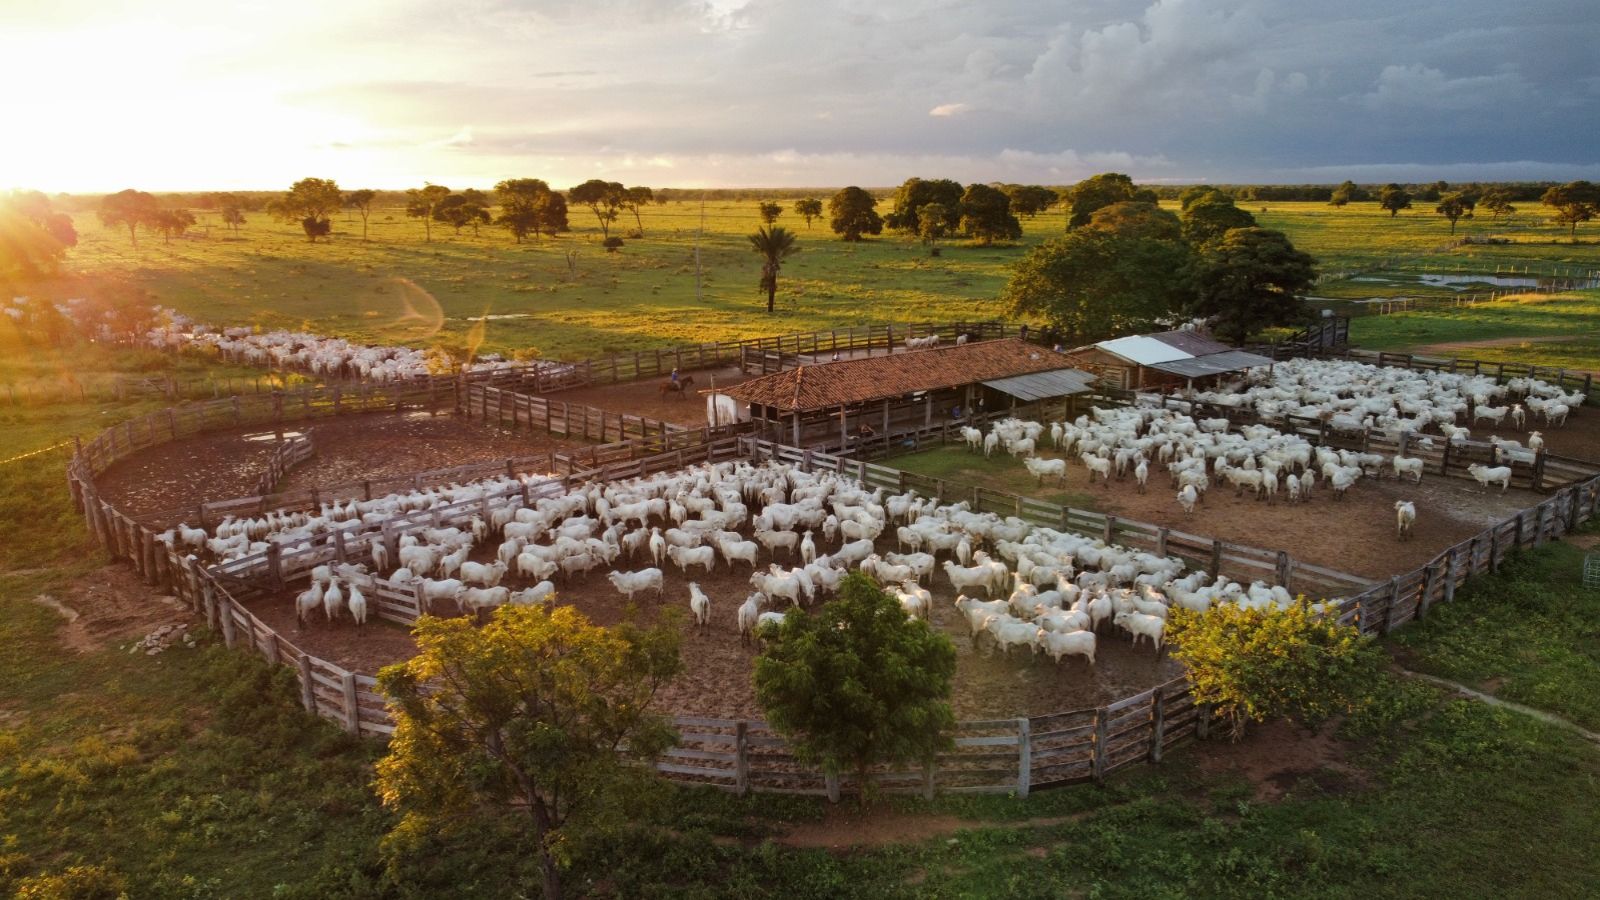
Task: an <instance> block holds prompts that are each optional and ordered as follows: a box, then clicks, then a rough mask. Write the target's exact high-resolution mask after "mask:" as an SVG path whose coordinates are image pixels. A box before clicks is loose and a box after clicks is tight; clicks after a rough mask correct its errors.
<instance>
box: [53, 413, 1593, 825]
mask: <svg viewBox="0 0 1600 900" xmlns="http://www.w3.org/2000/svg"><path fill="white" fill-rule="evenodd" d="M101 437H102V438H105V437H106V436H105V435H102V436H101ZM97 440H100V439H97ZM119 446H121V447H122V448H123V452H124V453H126V452H132V450H133V449H135V447H136V443H135V442H127V443H123V444H121V445H119ZM702 454H703V455H702ZM744 456H748V457H752V458H756V459H763V458H766V459H782V460H786V461H789V462H794V463H796V464H797V465H801V466H803V467H810V468H813V469H823V470H831V471H838V472H842V473H845V474H848V475H852V476H854V477H856V478H858V479H859V480H861V481H862V482H863V483H864V484H867V485H871V486H882V487H885V488H892V489H895V490H910V489H915V490H918V491H919V492H922V493H924V494H926V495H928V496H933V497H936V498H938V499H940V500H941V501H944V502H951V501H954V500H956V499H961V500H968V501H970V502H971V503H972V504H973V507H974V508H975V509H978V510H985V511H991V512H995V513H1000V514H1005V515H1015V516H1017V517H1019V518H1022V519H1024V520H1026V521H1029V522H1032V523H1034V524H1036V525H1046V526H1049V527H1055V528H1063V529H1066V530H1071V531H1077V532H1080V533H1085V534H1096V535H1100V536H1103V537H1104V538H1105V540H1107V541H1108V542H1112V541H1114V542H1117V543H1121V544H1124V545H1128V546H1135V547H1143V548H1147V549H1151V550H1153V551H1155V552H1157V553H1161V554H1169V555H1179V556H1183V557H1185V558H1186V559H1188V560H1190V561H1191V562H1193V563H1196V564H1201V565H1204V566H1206V567H1207V568H1208V569H1209V570H1211V571H1223V572H1228V573H1230V574H1233V573H1239V574H1237V575H1236V576H1235V577H1241V578H1248V579H1252V580H1254V579H1255V578H1257V577H1262V576H1263V575H1270V576H1271V577H1272V578H1273V580H1276V581H1277V582H1278V583H1283V584H1291V583H1292V584H1295V585H1296V586H1297V587H1298V588H1299V589H1300V590H1303V591H1305V590H1310V591H1316V592H1320V593H1321V594H1322V595H1323V596H1336V594H1334V593H1333V592H1336V591H1348V590H1350V589H1352V588H1357V589H1359V592H1358V593H1355V594H1353V595H1349V596H1347V597H1346V598H1345V599H1344V600H1343V601H1342V602H1339V603H1337V605H1336V606H1335V609H1336V611H1337V613H1338V615H1339V616H1340V620H1341V621H1342V622H1346V623H1349V624H1354V625H1356V626H1357V627H1359V628H1360V629H1361V630H1362V631H1363V632H1364V633H1369V634H1372V633H1386V632H1387V631H1389V630H1390V629H1392V628H1394V627H1396V626H1398V625H1400V624H1403V623H1404V622H1406V621H1409V620H1411V619H1413V618H1421V617H1424V616H1425V615H1426V614H1427V611H1428V609H1429V607H1430V606H1431V605H1432V604H1433V603H1437V602H1448V601H1449V600H1450V599H1451V598H1452V597H1453V595H1454V592H1455V589H1456V588H1457V587H1458V586H1459V585H1460V584H1462V583H1464V582H1465V580H1466V579H1467V578H1469V577H1471V576H1472V575H1473V574H1476V573H1480V572H1485V571H1495V570H1496V569H1498V567H1499V565H1500V564H1501V562H1502V561H1503V560H1504V558H1505V555H1506V554H1507V553H1509V552H1512V551H1514V550H1516V549H1519V548H1522V547H1527V546H1538V545H1539V544H1541V543H1542V542H1543V541H1545V540H1549V539H1551V538H1553V537H1556V536H1558V535H1560V534H1562V533H1564V532H1566V531H1568V530H1571V529H1572V528H1575V527H1576V526H1577V524H1578V523H1580V522H1582V521H1586V520H1588V519H1590V518H1592V517H1593V516H1594V515H1595V514H1596V512H1597V510H1600V477H1596V478H1591V479H1589V480H1588V481H1586V482H1583V483H1581V484H1576V485H1570V486H1568V487H1566V488H1563V489H1562V490H1561V491H1559V492H1558V493H1556V494H1555V495H1554V496H1552V497H1550V498H1549V499H1547V500H1546V501H1544V502H1543V503H1541V504H1539V505H1538V506H1536V507H1533V508H1530V509H1528V510H1524V511H1523V512H1521V513H1519V514H1518V515H1517V516H1515V517H1513V518H1511V519H1507V520H1506V521H1505V522H1502V523H1500V524H1499V525H1496V526H1495V527H1494V528H1491V529H1488V530H1486V531H1485V532H1484V533H1483V534H1480V535H1478V536H1477V537H1474V538H1472V539H1471V540H1469V541H1465V542H1462V543H1461V544H1458V545H1457V546H1455V547H1452V548H1450V549H1449V550H1447V551H1445V552H1444V553H1442V554H1440V555H1439V556H1438V557H1436V558H1435V559H1434V560H1432V561H1431V562H1430V563H1428V565H1426V566H1423V567H1422V568H1420V569H1417V570H1416V571H1413V572H1410V573H1406V574H1404V575H1399V576H1396V577H1394V578H1392V579H1390V580H1389V581H1388V582H1384V583H1380V584H1377V585H1371V586H1367V584H1366V583H1365V582H1363V581H1362V580H1360V579H1356V578H1354V577H1353V576H1350V575H1346V574H1343V573H1339V572H1334V571H1331V570H1327V569H1321V568H1319V567H1315V566H1309V565H1306V564H1304V563H1296V562H1294V561H1293V560H1290V559H1288V558H1287V554H1283V553H1281V552H1280V553H1269V552H1268V551H1262V550H1257V549H1255V548H1249V547H1241V546H1238V545H1233V544H1226V543H1223V542H1220V541H1215V540H1210V539H1207V538H1203V537H1200V536H1197V535H1189V534H1184V533H1181V532H1174V531H1171V530H1170V529H1164V528H1157V527H1155V526H1151V525H1146V524H1144V523H1139V522H1131V521H1127V520H1120V519H1118V518H1116V517H1115V516H1105V515H1101V514H1098V513H1089V512H1085V511H1081V510H1073V509H1070V508H1066V507H1059V506H1054V505H1051V504H1044V503H1041V502H1039V501H1036V500H1032V499H1031V498H1026V497H1020V496H1017V495H1012V494H1005V493H1002V492H997V491H988V490H986V489H982V488H973V487H968V486H961V485H952V484H949V483H946V482H942V481H939V480H937V479H927V478H921V477H920V476H914V475H910V474H909V473H903V472H900V471H898V470H895V469H892V468H889V467H887V466H880V465H875V464H872V463H867V462H865V461H861V460H852V459H846V458H843V457H839V456H831V455H828V454H821V453H817V452H814V451H806V450H802V449H799V448H794V447H784V446H782V445H777V444H771V443H768V442H765V441H757V440H755V439H753V438H740V439H737V440H732V439H725V440H721V441H715V442H710V443H705V444H701V445H698V447H697V448H695V449H694V450H675V451H672V452H669V453H662V454H656V455H655V456H651V457H642V458H637V459H632V460H628V461H620V462H616V463H611V464H608V465H607V466H604V467H602V468H601V469H599V470H595V471H589V472H579V473H573V474H572V475H569V476H565V477H564V478H562V479H550V480H548V481H546V482H541V483H539V484H535V485H530V484H528V483H526V482H522V483H519V484H518V485H516V486H514V487H508V488H506V489H505V490H506V491H507V493H506V494H504V495H502V496H503V498H504V499H507V500H509V498H510V492H517V493H518V494H521V493H522V492H525V491H535V492H538V491H541V490H548V491H551V492H554V491H558V490H565V489H566V488H567V486H568V485H570V484H574V483H577V482H579V481H590V480H607V479H614V478H627V477H634V476H636V475H642V474H649V473H651V472H655V471H667V470H671V469H673V468H676V467H681V466H683V465H685V464H687V463H691V462H698V461H701V460H702V459H718V458H726V459H731V458H739V457H744ZM68 480H69V484H70V485H71V488H72V494H73V497H74V499H75V500H76V501H77V502H79V504H80V508H81V509H82V510H83V511H84V513H85V515H86V516H87V517H88V519H89V522H90V524H91V528H92V530H93V532H94V534H95V536H96V538H97V539H98V540H99V541H100V542H101V544H102V546H104V547H105V548H106V549H107V551H108V552H110V553H111V554H112V555H114V556H119V557H125V558H127V559H128V560H129V562H130V563H131V565H132V566H133V568H134V569H135V571H137V572H139V573H140V574H141V575H143V576H144V577H145V578H146V580H147V581H149V582H150V583H152V584H155V583H164V584H166V585H168V586H169V588H170V589H171V590H172V591H173V592H174V593H175V594H176V595H177V596H179V597H180V598H182V599H183V600H184V601H185V602H186V603H188V604H189V605H190V606H191V608H193V609H194V610H196V611H197V612H199V613H201V614H203V615H205V616H206V619H207V621H208V623H209V624H210V625H211V626H212V627H213V628H214V629H215V630H218V631H219V632H220V633H221V634H222V637H223V641H224V643H226V644H227V645H228V646H230V647H239V648H242V649H247V650H252V649H253V650H255V651H256V652H259V653H261V655H262V656H263V657H264V658H265V659H266V660H268V661H269V662H270V663H273V664H277V665H285V666H288V667H290V668H291V670H292V671H294V672H295V673H296V678H297V680H298V683H299V687H300V694H301V701H302V703H303V704H304V705H305V707H306V709H308V710H310V711H313V712H315V713H316V714H318V715H321V716H323V717H325V718H328V719H331V720H333V721H335V722H338V723H339V724H340V725H341V727H343V728H345V729H346V730H347V731H349V732H350V733H351V734H355V735H363V736H372V737H380V738H381V737H385V736H387V735H388V734H390V733H392V731H393V723H392V720H391V719H390V717H389V713H388V710H387V708H386V706H385V704H384V701H383V698H382V696H381V695H380V694H379V693H378V692H377V691H376V682H375V681H374V679H372V678H371V677H369V676H366V675H363V674H360V673H357V672H351V671H349V670H346V669H343V668H341V667H339V666H337V665H334V664H333V663H330V662H328V661H326V660H322V659H319V658H317V657H314V656H312V655H310V654H308V653H306V652H305V651H304V650H302V649H300V648H299V647H296V646H295V645H294V644H293V643H292V642H290V641H288V640H286V639H284V638H283V637H282V636H281V635H279V634H277V633H276V632H274V631H273V630H272V629H271V628H270V627H268V626H267V625H265V624H264V623H262V622H261V621H260V620H259V619H257V618H256V617H255V616H254V615H252V614H251V613H250V611H249V610H248V609H246V608H245V607H244V606H243V605H242V604H240V603H239V601H238V597H239V596H240V595H241V593H243V592H248V591H254V590H260V589H261V588H262V587H264V586H269V587H280V588H281V587H282V585H283V584H284V582H285V581H287V580H290V579H292V578H295V577H297V576H303V575H304V574H306V573H307V572H308V571H309V570H310V568H311V567H312V566H314V565H320V564H323V563H328V562H334V561H337V560H338V559H339V558H340V555H341V554H344V555H348V554H352V553H356V552H359V551H360V550H361V548H363V547H365V548H370V544H371V542H372V541H374V540H383V541H394V540H397V537H398V534H399V530H398V529H399V528H400V527H434V526H435V525H438V524H443V523H446V522H455V521H461V520H462V517H468V518H470V515H473V514H481V512H482V511H483V509H484V507H485V505H486V504H488V503H489V502H491V500H492V498H491V497H489V496H485V497H481V498H475V499H473V500H470V501H463V502H461V503H459V504H455V505H454V506H453V507H445V508H439V509H434V510H425V511H418V512H416V513H410V514H407V516H406V517H404V521H401V520H400V519H398V518H397V520H395V521H391V522H390V523H386V526H385V527H384V528H382V529H379V530H378V531H376V532H374V531H372V530H370V529H368V530H366V531H364V532H357V533H353V534H346V533H345V532H344V531H338V532H334V533H332V534H330V535H329V536H327V537H326V538H325V539H324V540H323V541H322V542H320V543H318V544H315V545H313V546H311V547H308V548H305V549H303V550H300V551H295V552H288V551H283V550H281V549H275V550H269V551H268V552H267V553H265V554H257V555H256V556H254V557H250V558H246V559H244V560H235V561H233V562H230V563H228V564H226V565H222V566H214V567H206V566H203V565H199V564H197V563H195V561H194V560H192V559H189V558H187V557H186V556H182V555H180V554H179V553H177V552H176V551H174V550H171V549H169V548H167V547H166V546H165V545H164V544H161V543H160V542H158V541H156V540H154V534H153V533H152V532H151V531H150V530H149V529H147V528H144V527H143V526H141V525H139V524H138V523H137V522H135V521H134V520H133V519H131V518H130V517H128V516H126V515H125V514H123V513H121V512H120V511H119V510H117V509H115V508H114V507H112V506H111V505H110V504H108V503H105V502H104V501H102V500H100V499H99V498H98V496H97V495H96V492H95V489H94V484H93V467H92V465H91V463H90V460H89V458H88V456H87V454H86V453H79V454H78V455H77V456H75V457H74V459H73V461H72V463H71V465H70V466H69V469H68ZM517 499H518V502H521V501H522V499H523V498H522V497H521V496H519V497H518V498H517ZM352 524H353V525H355V523H352ZM355 527H357V528H359V527H360V526H359V525H355ZM363 542H365V543H363ZM390 546H391V547H392V546H393V544H390ZM363 584H364V585H365V586H368V587H370V588H371V589H372V596H373V597H374V598H375V607H376V611H377V614H378V615H379V616H381V617H383V618H386V619H390V620H391V621H398V622H404V621H408V620H410V619H414V618H415V616H416V614H417V612H418V611H419V608H420V606H421V604H420V602H418V598H417V597H416V596H415V593H414V591H413V592H412V593H410V594H409V595H408V594H407V592H406V590H405V589H404V588H400V587H398V586H395V585H392V584H389V583H387V582H383V581H381V580H380V579H370V580H368V581H364V582H363ZM675 725H676V727H677V728H678V729H679V731H680V733H681V741H680V743H679V745H678V746H677V747H675V748H673V749H672V750H670V751H668V753H666V754H665V755H663V756H662V757H661V758H660V759H659V760H658V761H657V763H656V766H657V768H658V769H659V770H660V771H661V772H662V773H663V774H664V775H665V776H666V777H668V778H671V779H674V780H677V781H682V782H688V783H694V784H709V785H712V786H715V787H719V788H722V789H726V790H730V791H736V792H740V793H743V792H747V791H764V792H790V793H804V794H821V795H827V796H830V797H834V798H837V797H838V796H839V794H840V793H841V791H848V790H854V789H856V788H857V787H858V785H856V784H855V783H854V777H853V776H851V775H842V776H840V777H837V778H833V777H829V776H826V775H824V774H823V773H821V772H818V771H816V770H813V769H810V768H808V767H806V766H803V765H802V764H800V763H799V761H798V760H796V759H795V757H794V756H793V754H792V752H790V751H789V749H788V748H787V746H786V745H785V743H784V741H783V740H782V739H781V738H780V737H779V736H777V735H776V734H774V733H772V732H771V730H770V729H769V728H768V727H767V726H766V725H765V724H764V723H761V722H758V721H735V720H722V719H704V718H695V717H679V718H678V719H676V720H675ZM1207 729H1208V718H1207V715H1206V711H1205V710H1204V709H1202V708H1197V707H1196V705H1195V703H1194V699H1193V695H1192V694H1191V693H1190V690H1189V685H1188V683H1187V681H1186V680H1185V679H1183V678H1178V679H1174V680H1172V681H1169V682H1166V683H1164V684H1161V685H1158V686H1156V687H1153V688H1150V689H1149V690H1146V691H1143V692H1140V693H1139V694H1136V695H1134V696H1132V697H1128V698H1124V699H1122V700H1118V701H1116V702H1114V703H1111V704H1108V705H1106V706H1103V707H1099V708H1095V709H1088V710H1075V711H1068V712H1061V713H1053V714H1049V715H1044V716H1034V717H1028V718H1019V719H995V720H983V721H968V722H963V723H960V725H958V726H957V729H956V731H955V732H954V733H953V735H952V739H953V745H952V748H951V749H950V750H949V751H948V752H946V753H943V754H940V756H939V757H938V758H937V760H936V761H935V763H934V764H933V765H932V766H930V767H927V768H923V769H921V770H919V771H914V772H897V771H887V770H877V771H874V772H872V773H870V775H869V777H870V778H871V779H872V780H873V781H874V782H875V783H876V784H877V785H879V786H880V787H881V788H883V789H884V790H888V791H899V792H918V793H924V794H927V793H931V792H933V791H936V790H939V791H945V792H950V793H955V792H1000V793H1011V792H1015V793H1017V794H1019V795H1024V796H1025V795H1026V794H1027V793H1028V792H1029V791H1031V790H1033V789H1036V788H1043V787H1051V786H1056V785H1065V784H1072V783H1076V782H1080V781H1086V780H1094V779H1101V778H1104V777H1106V776H1107V775H1109V774H1110V773H1112V772H1115V771H1117V770H1118V769H1120V768H1123V767H1125V766H1129V765H1133V764H1136V763H1140V762H1144V761H1151V762H1159V761H1160V759H1161V758H1162V755H1163V754H1164V752H1165V751H1166V750H1167V749H1169V748H1171V747H1172V745H1173V744H1175V743H1177V742H1178V741H1181V740H1184V739H1186V738H1188V737H1190V736H1199V737H1204V736H1205V735H1206V732H1207Z"/></svg>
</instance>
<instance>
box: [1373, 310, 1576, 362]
mask: <svg viewBox="0 0 1600 900" xmlns="http://www.w3.org/2000/svg"><path fill="white" fill-rule="evenodd" d="M1350 340H1351V341H1352V342H1353V343H1356V344H1359V345H1360V346H1362V347H1365V348H1368V349H1372V350H1421V349H1422V348H1428V351H1427V352H1432V353H1434V354H1436V355H1441V356H1462V357H1471V358H1475V359H1486V360H1490V361H1499V362H1519V363H1531V364H1535V365H1542V366H1556V367H1559V368H1567V369H1575V370H1584V371H1595V372H1600V290H1584V291H1569V292H1566V293H1560V294H1525V295H1519V296H1514V297H1508V298H1506V299H1504V300H1500V301H1497V302H1494V303H1480V304H1477V305H1474V306H1462V307H1454V308H1450V309H1436V310H1425V311H1417V312H1403V313H1395V314H1394V315H1388V316H1362V317H1359V318H1356V319H1353V320H1352V321H1351V323H1350Z"/></svg>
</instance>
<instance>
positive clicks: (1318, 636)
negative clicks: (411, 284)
mask: <svg viewBox="0 0 1600 900" xmlns="http://www.w3.org/2000/svg"><path fill="white" fill-rule="evenodd" d="M1166 637H1167V640H1168V641H1170V642H1171V643H1172V647H1173V650H1172V657H1173V659H1176V660H1178V661H1179V662H1182V663H1183V664H1184V666H1185V667H1187V668H1188V670H1189V680H1190V681H1191V682H1193V684H1194V693H1195V700H1196V702H1198V703H1204V704H1207V705H1209V706H1210V707H1211V708H1212V709H1213V710H1214V711H1215V712H1216V713H1217V714H1218V715H1219V716H1220V717H1221V719H1222V721H1223V722H1225V723H1227V724H1228V725H1229V726H1230V732H1231V734H1232V736H1233V737H1234V738H1235V739H1237V738H1239V737H1240V736H1241V735H1242V734H1243V733H1244V728H1245V724H1246V723H1247V722H1264V721H1266V720H1268V719H1274V718H1279V717H1284V718H1288V719H1290V720H1291V721H1294V722H1296V723H1298V724H1300V725H1303V726H1307V727H1316V726H1318V725H1320V724H1321V723H1323V722H1325V721H1327V720H1328V719H1330V718H1332V717H1333V716H1337V715H1341V714H1344V713H1350V712H1354V711H1355V710H1356V709H1358V708H1359V707H1360V706H1361V705H1362V704H1363V703H1364V702H1365V700H1366V698H1368V697H1369V696H1370V695H1371V691H1372V688H1373V686H1374V685H1375V684H1377V682H1378V681H1379V679H1381V678H1382V677H1383V668H1384V664H1385V661H1386V659H1387V658H1386V657H1385V656H1384V655H1383V652H1382V651H1381V650H1379V649H1378V648H1377V647H1376V645H1374V643H1373V642H1372V641H1371V640H1370V639H1368V638H1364V637H1362V636H1361V633H1360V632H1359V631H1357V630H1356V629H1355V628H1354V627H1351V626H1348V625H1340V624H1338V622H1337V621H1335V620H1334V619H1332V618H1330V617H1328V616H1324V615H1322V614H1321V613H1319V612H1317V611H1314V610H1313V609H1312V608H1311V604H1309V603H1307V602H1306V601H1305V598H1304V597H1302V598H1300V599H1299V600H1298V601H1297V602H1296V603H1295V604H1294V605H1292V606H1290V607H1288V608H1287V609H1282V610H1279V609H1276V608H1273V609H1255V608H1249V607H1244V606H1240V605H1239V604H1236V603H1218V604H1216V605H1215V606H1212V607H1211V608H1210V609H1208V610H1206V611H1205V612H1204V613H1194V612H1191V611H1188V610H1182V609H1174V610H1173V612H1172V616H1171V617H1170V618H1169V619H1168V621H1167V632H1166Z"/></svg>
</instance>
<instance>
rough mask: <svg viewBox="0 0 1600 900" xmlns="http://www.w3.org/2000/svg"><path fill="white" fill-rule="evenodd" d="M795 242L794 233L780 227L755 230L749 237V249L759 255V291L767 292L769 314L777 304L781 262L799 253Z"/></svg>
mask: <svg viewBox="0 0 1600 900" xmlns="http://www.w3.org/2000/svg"><path fill="white" fill-rule="evenodd" d="M796 241H797V239H796V237H795V234H794V232H792V231H790V230H789V229H787V228H784V227H783V226H782V225H774V226H773V227H771V228H757V229H756V233H755V234H752V235H750V249H752V250H754V251H755V252H757V253H759V254H761V289H762V290H764V291H766V292H767V312H769V313H770V312H772V311H773V309H774V307H775V306H776V304H777V298H778V271H779V270H780V269H782V268H783V261H784V260H785V259H787V258H789V257H791V256H793V255H794V254H796V253H799V252H800V248H799V247H797V246H795V244H796Z"/></svg>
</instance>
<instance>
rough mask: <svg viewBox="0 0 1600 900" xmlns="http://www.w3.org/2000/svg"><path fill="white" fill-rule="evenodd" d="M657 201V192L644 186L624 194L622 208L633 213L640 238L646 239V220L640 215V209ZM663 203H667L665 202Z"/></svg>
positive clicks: (627, 190)
mask: <svg viewBox="0 0 1600 900" xmlns="http://www.w3.org/2000/svg"><path fill="white" fill-rule="evenodd" d="M655 199H656V195H655V191H652V190H650V189H649V188H647V187H645V186H644V185H642V184H641V185H639V186H638V187H631V188H628V189H626V190H624V191H623V192H622V208H623V209H625V210H627V211H628V212H631V213H633V224H634V226H635V227H636V229H637V231H636V233H637V234H638V235H639V237H644V218H643V217H641V216H640V215H639V207H641V206H648V205H649V204H650V203H652V202H654V201H655ZM662 202H663V203H665V202H666V201H665V200H663V201H662Z"/></svg>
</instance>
